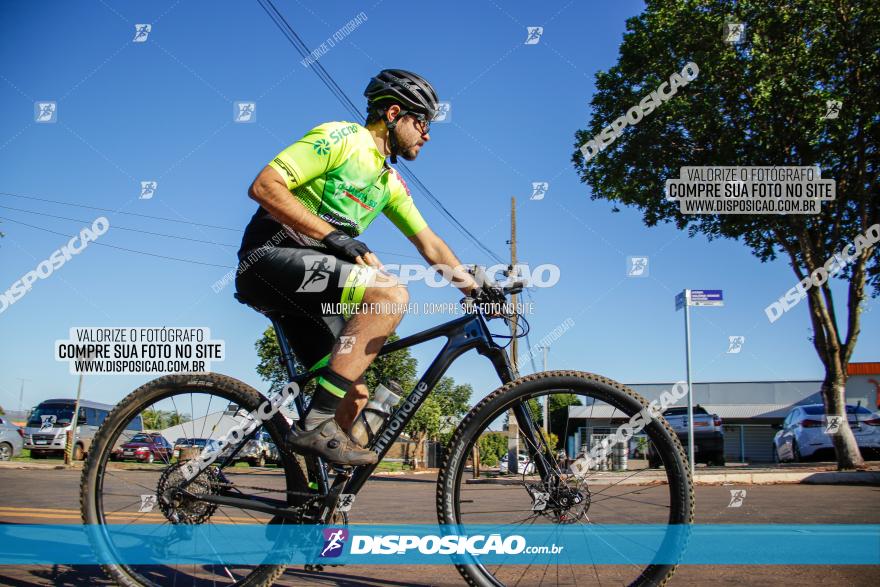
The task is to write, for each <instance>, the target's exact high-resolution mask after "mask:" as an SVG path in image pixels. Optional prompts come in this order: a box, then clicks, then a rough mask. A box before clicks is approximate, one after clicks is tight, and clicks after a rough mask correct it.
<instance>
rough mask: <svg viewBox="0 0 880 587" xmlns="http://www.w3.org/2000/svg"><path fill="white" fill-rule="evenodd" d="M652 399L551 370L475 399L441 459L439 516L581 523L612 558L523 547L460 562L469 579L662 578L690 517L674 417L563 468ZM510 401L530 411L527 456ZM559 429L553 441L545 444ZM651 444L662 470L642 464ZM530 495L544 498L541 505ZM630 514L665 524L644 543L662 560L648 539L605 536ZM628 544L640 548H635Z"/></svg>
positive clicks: (611, 581)
mask: <svg viewBox="0 0 880 587" xmlns="http://www.w3.org/2000/svg"><path fill="white" fill-rule="evenodd" d="M647 405H648V403H647V402H646V401H645V399H644V398H642V397H641V396H639V395H638V394H636V393H635V392H634V391H632V390H630V389H628V388H627V387H626V386H624V385H621V384H620V383H617V382H615V381H612V380H610V379H607V378H605V377H602V376H599V375H595V374H592V373H584V372H579V371H547V372H543V373H536V374H533V375H528V376H525V377H521V378H519V379H517V380H515V381H512V382H510V383H508V384H506V385H504V386H503V387H501V388H499V389H497V390H495V391H494V392H493V393H491V394H489V395H488V396H487V397H486V398H485V399H483V400H482V401H481V402H480V403H479V404H478V405H477V406H475V407H474V408H473V409H472V410H471V411H470V413H469V414H468V415H467V416H466V417H465V419H464V420H463V421H462V422H461V424H460V425H459V427H458V429H457V430H456V432H455V434H454V436H453V438H452V441H451V443H450V448H449V451H448V453H447V457H446V459H445V461H444V463H443V464H442V466H441V469H440V477H439V479H438V490H437V514H438V518H439V522H440V523H441V524H454V525H457V526H458V527H460V528H461V529H462V531H463V532H465V533H468V527H469V526H475V525H479V526H481V527H485V526H486V525H492V526H502V525H503V526H505V527H507V528H508V529H510V528H511V527H512V526H515V527H517V528H524V527H531V528H530V529H534V528H539V529H540V528H541V526H538V525H542V524H544V525H546V524H550V525H563V524H565V525H577V526H575V527H574V528H575V529H577V530H578V532H579V536H582V538H583V541H584V545H585V548H587V549H589V551H590V553H591V554H592V553H593V550H596V551H600V550H604V552H606V553H607V552H609V548H610V549H611V550H613V551H615V552H616V557H615V560H613V561H608V560H605V561H599V562H597V559H594V560H592V561H589V560H587V561H585V560H576V558H573V557H572V556H571V555H569V554H558V555H550V554H546V555H542V556H534V557H528V556H527V557H525V558H524V559H523V560H521V561H517V563H516V564H491V565H490V564H483V563H480V562H479V559H478V558H476V559H475V563H474V564H467V565H457V566H458V570H459V572H460V573H461V574H462V576H463V577H464V578H465V579H466V580H467V582H468V584H470V585H478V586H481V587H482V586H505V585H510V586H513V585H588V584H590V585H591V584H597V585H663V584H665V583H666V581H667V580H668V579H669V577H671V576H672V573H673V572H674V571H675V565H674V564H668V560H667V559H668V558H669V553H670V552H675V553H680V552H681V550H682V549H683V548H684V543H685V541H686V538H687V533H686V531H682V530H683V529H685V530H686V526H684V528H683V526H682V525H687V524H690V523H692V522H693V511H694V493H693V483H692V479H691V474H690V469H689V468H688V465H687V457H686V455H685V452H684V449H683V448H682V446H681V443H680V442H679V440H678V437H677V436H676V434H675V432H674V431H673V430H672V428H670V426H669V424H668V423H667V422H666V421H665V420H664V419H663V418H655V419H653V420H652V421H650V423H649V424H648V425H647V426H645V427H644V430H641V431H636V434H635V435H634V436H633V437H632V438H631V439H629V440H628V441H626V442H622V443H614V444H611V445H609V446H610V447H611V450H610V451H604V453H602V454H604V455H605V457H603V458H602V459H598V460H594V461H592V464H593V468H591V469H590V470H588V471H583V470H581V469H579V468H578V467H577V466H576V467H575V469H577V470H578V472H579V474H578V475H575V474H574V473H573V472H572V469H571V467H570V465H571V464H572V463H573V460H574V458H575V457H577V456H580V455H583V454H584V453H585V452H586V451H589V450H590V449H591V448H593V447H595V446H597V445H598V444H599V443H601V441H602V440H603V439H605V438H609V439H610V438H615V436H614V435H615V433H616V431H617V428H618V427H619V426H620V425H621V424H623V423H625V422H628V421H629V420H630V418H631V417H632V416H634V415H635V414H637V413H639V412H640V411H641V410H643V409H644V408H645V407H647ZM522 408H525V409H524V410H523V409H522ZM544 408H546V410H545V409H544ZM512 410H519V411H520V413H521V414H523V413H525V414H527V416H526V417H527V422H526V424H527V427H528V428H529V429H531V430H532V431H533V433H532V434H528V433H524V431H523V430H522V429H520V433H519V435H518V443H519V447H520V451H521V452H522V453H524V456H520V455H518V454H517V452H519V451H517V452H514V451H513V450H512V449H509V448H508V442H509V436H510V435H509V430H510V427H509V424H510V415H511V414H513V413H514V412H513V411H512ZM544 413H547V414H549V416H548V420H549V422H548V423H549V430H548V431H549V432H550V434H545V433H544V432H543V430H541V429H542V428H543V414H544ZM520 423H522V422H520ZM514 437H516V435H514ZM557 439H558V443H559V444H560V446H558V447H557V446H552V445H553V444H555V443H556V442H557ZM649 446H650V451H649V450H648V449H649ZM560 451H565V455H563V454H562V453H561V452H560ZM592 454H594V455H595V454H596V453H595V451H594V452H593V453H592ZM649 454H650V455H651V459H652V460H654V459H657V458H659V460H660V461H661V462H662V465H663V468H662V469H660V470H657V469H652V468H651V467H650V466H649V462H648V455H649ZM536 455H543V456H536ZM606 457H607V458H606ZM514 463H515V464H514ZM477 470H479V473H477ZM536 500H541V501H542V502H546V506H544V505H543V503H542V504H541V505H538V506H536V503H537V502H536ZM635 524H640V525H641V524H650V525H651V526H652V527H654V528H655V531H656V529H657V527H658V526H659V528H660V530H661V532H665V534H664V536H665V537H666V538H664V539H663V541H662V544H661V545H660V546H658V545H657V543H656V542H651V543H650V545H652V546H653V547H655V548H657V551H660V550H661V549H662V551H663V552H664V555H663V556H662V557H660V556H659V555H658V558H657V560H658V561H659V562H658V564H651V563H646V562H644V561H645V558H646V557H645V552H644V549H645V548H646V547H648V548H650V546H646V544H641V543H638V544H636V543H634V544H633V545H632V547H631V548H632V549H628V548H623V549H621V548H619V546H620V542H619V541H617V540H615V542H616V544H617V546H615V545H613V544H610V543H609V542H608V541H606V540H605V539H604V538H603V536H608V534H607V533H608V532H612V533H613V532H615V526H616V525H617V527H618V528H623V526H619V525H635ZM578 526H579V527H578ZM655 537H656V534H655ZM627 540H629V538H627ZM635 542H638V539H635ZM591 544H595V546H596V547H598V548H591ZM661 547H662V548H661ZM633 552H638V554H639V556H632V553H633ZM649 554H650V553H649ZM648 558H649V559H651V558H652V557H651V556H648ZM633 559H638V560H639V561H642V562H636V561H635V560H633ZM661 559H662V561H661ZM600 562H604V563H606V564H599V563H600Z"/></svg>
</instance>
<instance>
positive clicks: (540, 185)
mask: <svg viewBox="0 0 880 587" xmlns="http://www.w3.org/2000/svg"><path fill="white" fill-rule="evenodd" d="M549 189H550V184H549V183H548V182H546V181H533V182H532V195H531V197H530V198H529V199H530V200H543V199H544V195H545V194H546V193H547V190H549Z"/></svg>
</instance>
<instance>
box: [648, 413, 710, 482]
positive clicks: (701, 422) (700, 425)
mask: <svg viewBox="0 0 880 587" xmlns="http://www.w3.org/2000/svg"><path fill="white" fill-rule="evenodd" d="M663 417H664V418H666V421H667V422H669V425H670V426H672V429H673V430H675V433H676V434H677V435H678V439H679V440H680V441H681V443H682V445H684V447H685V452H687V440H688V410H687V406H674V407H671V408H668V409H667V410H666V411H665V412H664V413H663ZM694 462H696V463H706V464H708V465H718V466H719V467H723V466H724V430H723V429H722V427H721V418H719V417H718V416H717V415H716V414H710V413H709V412H707V411H706V408H704V407H702V406H700V405H696V406H694ZM660 464H661V463H660V457H659V455H658V454H657V452H656V451H655V450H654V447H653V446H651V447H649V448H648V465H649V466H651V467H654V468H656V467H659V466H660Z"/></svg>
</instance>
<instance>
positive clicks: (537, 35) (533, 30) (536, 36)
mask: <svg viewBox="0 0 880 587" xmlns="http://www.w3.org/2000/svg"><path fill="white" fill-rule="evenodd" d="M526 31H528V36H527V37H526V42H525V43H523V44H524V45H537V44H538V41H540V40H541V35H543V34H544V27H542V26H527V27H526Z"/></svg>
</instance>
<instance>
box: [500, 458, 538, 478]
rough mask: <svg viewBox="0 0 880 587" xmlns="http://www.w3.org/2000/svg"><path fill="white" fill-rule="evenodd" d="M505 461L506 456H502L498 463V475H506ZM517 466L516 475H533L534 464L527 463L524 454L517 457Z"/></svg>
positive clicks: (527, 460)
mask: <svg viewBox="0 0 880 587" xmlns="http://www.w3.org/2000/svg"><path fill="white" fill-rule="evenodd" d="M507 459H508V456H507V455H506V454H505V455H502V457H501V460H500V461H499V462H498V472H499V473H507ZM518 462H519V466H518V467H517V469H516V472H517V474H518V475H533V474H534V473H535V463H532V462H530V461H529V457H528V456H527V455H524V454H520V455H519V459H518Z"/></svg>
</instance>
